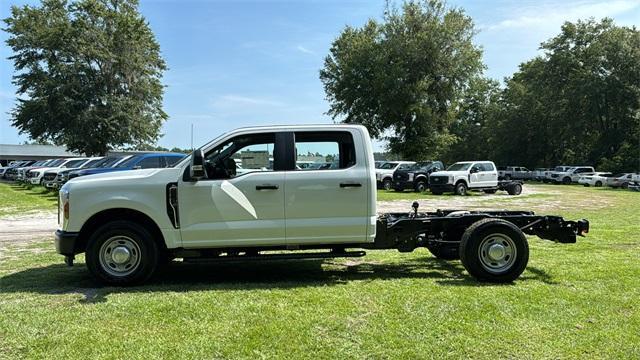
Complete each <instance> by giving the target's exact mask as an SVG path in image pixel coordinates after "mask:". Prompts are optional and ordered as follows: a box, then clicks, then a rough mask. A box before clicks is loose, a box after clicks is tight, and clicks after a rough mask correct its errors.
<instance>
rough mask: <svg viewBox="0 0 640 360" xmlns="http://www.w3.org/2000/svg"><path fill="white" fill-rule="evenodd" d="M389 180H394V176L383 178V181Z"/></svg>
mask: <svg viewBox="0 0 640 360" xmlns="http://www.w3.org/2000/svg"><path fill="white" fill-rule="evenodd" d="M387 180H389V181H393V178H392V177H391V176H385V177H383V178H382V182H385V181H387Z"/></svg>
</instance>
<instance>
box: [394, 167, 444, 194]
mask: <svg viewBox="0 0 640 360" xmlns="http://www.w3.org/2000/svg"><path fill="white" fill-rule="evenodd" d="M440 170H444V164H443V163H442V161H419V162H417V163H415V164H413V166H411V167H410V168H409V169H408V170H399V169H398V170H396V171H395V172H394V173H393V188H394V189H395V190H396V191H404V190H406V189H413V190H415V191H418V192H423V191H426V190H427V189H428V188H429V175H430V174H431V173H432V172H434V171H440Z"/></svg>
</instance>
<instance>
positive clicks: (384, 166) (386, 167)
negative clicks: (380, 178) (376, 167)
mask: <svg viewBox="0 0 640 360" xmlns="http://www.w3.org/2000/svg"><path fill="white" fill-rule="evenodd" d="M396 166H398V163H395V162H388V163H384V164H382V165H381V166H380V169H382V170H391V169H393V168H394V167H396Z"/></svg>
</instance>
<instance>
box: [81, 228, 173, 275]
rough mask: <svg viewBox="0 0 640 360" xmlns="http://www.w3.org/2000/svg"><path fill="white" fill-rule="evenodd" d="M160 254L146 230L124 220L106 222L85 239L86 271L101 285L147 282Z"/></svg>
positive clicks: (156, 265)
mask: <svg viewBox="0 0 640 360" xmlns="http://www.w3.org/2000/svg"><path fill="white" fill-rule="evenodd" d="M159 257H160V252H159V250H158V245H157V244H156V242H155V241H154V240H153V237H152V235H151V234H150V233H149V231H148V230H147V229H146V228H144V227H143V226H140V225H139V224H137V223H135V222H131V221H126V220H117V221H112V222H109V223H107V224H105V225H103V226H101V227H100V228H98V229H97V230H96V231H95V232H94V233H93V234H92V235H91V237H90V238H89V243H88V246H87V254H86V261H87V268H88V269H89V272H90V273H91V274H92V275H93V276H94V277H95V278H96V279H97V280H98V281H99V282H101V283H104V284H109V285H133V284H140V283H143V282H144V281H146V280H148V279H149V278H150V277H151V275H153V273H154V272H155V270H156V268H157V267H158V261H159Z"/></svg>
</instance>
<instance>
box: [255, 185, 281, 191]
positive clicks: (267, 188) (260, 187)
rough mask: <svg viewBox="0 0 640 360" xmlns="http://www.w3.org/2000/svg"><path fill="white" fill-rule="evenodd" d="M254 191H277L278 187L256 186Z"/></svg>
mask: <svg viewBox="0 0 640 360" xmlns="http://www.w3.org/2000/svg"><path fill="white" fill-rule="evenodd" d="M256 190H278V185H270V184H265V185H256Z"/></svg>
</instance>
